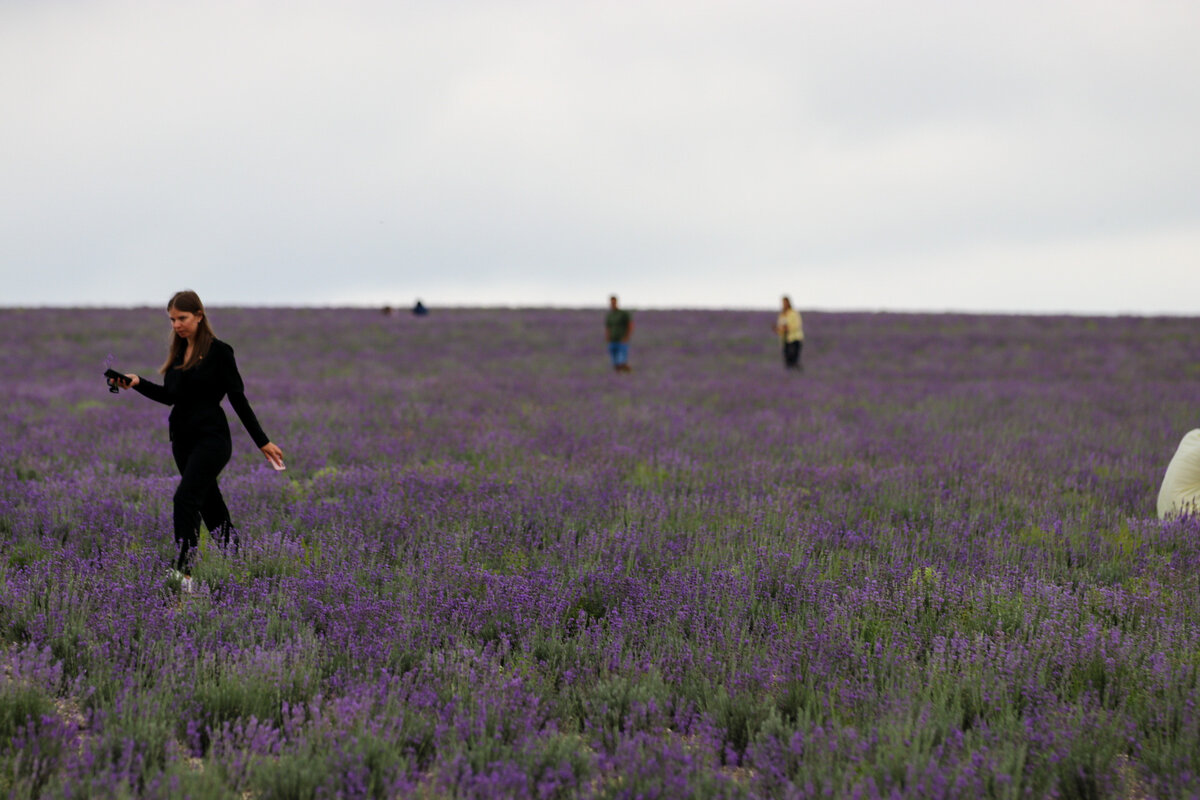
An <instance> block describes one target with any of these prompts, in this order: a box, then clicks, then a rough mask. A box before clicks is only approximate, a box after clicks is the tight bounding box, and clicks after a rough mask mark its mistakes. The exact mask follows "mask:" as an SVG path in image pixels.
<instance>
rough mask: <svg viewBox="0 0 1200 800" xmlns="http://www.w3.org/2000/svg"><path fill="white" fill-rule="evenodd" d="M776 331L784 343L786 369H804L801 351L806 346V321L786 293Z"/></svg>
mask: <svg viewBox="0 0 1200 800" xmlns="http://www.w3.org/2000/svg"><path fill="white" fill-rule="evenodd" d="M774 330H775V333H776V334H777V335H778V336H779V341H780V342H782V343H783V366H784V368H785V369H794V370H797V371H799V372H803V371H804V365H803V364H801V363H800V351H801V350H802V349H803V348H804V323H803V322H801V321H800V312H799V311H797V310H796V309H794V308H792V301H791V299H790V298H788V297H787V296H786V295H784V298H783V309H782V310H781V311H780V312H779V316H778V317H776V318H775V328H774Z"/></svg>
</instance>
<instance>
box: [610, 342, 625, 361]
mask: <svg viewBox="0 0 1200 800" xmlns="http://www.w3.org/2000/svg"><path fill="white" fill-rule="evenodd" d="M608 357H609V358H611V359H612V365H613V366H614V367H619V366H621V365H623V364H624V363H625V362H626V361H628V360H629V343H628V342H609V343H608Z"/></svg>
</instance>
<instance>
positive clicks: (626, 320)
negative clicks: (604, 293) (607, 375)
mask: <svg viewBox="0 0 1200 800" xmlns="http://www.w3.org/2000/svg"><path fill="white" fill-rule="evenodd" d="M631 336H633V316H632V315H631V314H630V313H629V312H628V311H625V310H624V309H622V308H618V307H617V296H616V295H615V294H614V295H612V296H611V297H609V298H608V314H606V315H605V316H604V341H606V342H607V343H608V357H609V358H610V359H612V365H613V369H614V370H615V371H617V372H632V371H633V368H632V367H630V366H629V337H631Z"/></svg>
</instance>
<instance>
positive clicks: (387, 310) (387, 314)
mask: <svg viewBox="0 0 1200 800" xmlns="http://www.w3.org/2000/svg"><path fill="white" fill-rule="evenodd" d="M383 315H384V316H385V317H390V316H391V315H392V307H391V306H384V307H383Z"/></svg>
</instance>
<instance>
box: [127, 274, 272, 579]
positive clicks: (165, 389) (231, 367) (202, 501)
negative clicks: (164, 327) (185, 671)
mask: <svg viewBox="0 0 1200 800" xmlns="http://www.w3.org/2000/svg"><path fill="white" fill-rule="evenodd" d="M167 316H168V317H170V319H171V328H172V333H171V344H170V349H169V351H168V354H167V360H166V361H165V362H164V363H163V365H162V366H161V367H160V368H159V370H158V371H159V372H160V373H161V374H162V375H163V382H162V385H161V386H160V385H159V384H157V383H151V382H150V381H147V380H143V379H142V378H140V377H139V376H137V375H135V374H132V373H131V374H127V375H126V376H125V377H126V378H127V380H124V381H118V382H117V383H118V385H120V386H121V388H123V389H130V388H132V389H136V390H137V391H138V392H139V393H141V394H143V395H145V396H146V397H149V398H150V399H151V400H157V401H158V402H160V403H165V404H166V405H169V406H171V407H172V408H171V416H170V422H169V427H170V433H171V453H172V455H174V456H175V463H176V464H177V465H178V467H179V474H180V475H181V476H182V478H181V479H180V481H179V487H178V488H177V489H176V490H175V513H174V517H175V541H176V542H177V543H178V545H179V558H178V559H177V560H176V562H175V569H176V570H178V571H179V572H180V573H182V574H183V575H184V576H185V577H184V579H183V585H184V589H185V591H186V590H189V589H190V588H191V579H190V577H186V576H190V569H189V564H188V556H189V555H190V552H191V550H192V549H193V548H194V547H196V544H197V542H198V541H199V537H200V520H201V518H203V520H204V524H205V525H206V526H208V530H209V531H210V532H211V533H212V535H213V538H214V539H215V540H217V541H218V542H220V543H221V544H222V545H223V546H227V545H228V544H229V543H230V538H231V536H232V539H233V543H234V546H235V547H236V545H237V533H236V531H234V529H233V522H232V521H231V520H230V519H229V509H228V508H226V506H225V501H224V499H223V498H222V497H221V490H220V489H219V488H218V487H217V476H218V475H220V474H221V470H222V469H223V468H224V467H225V464H227V463H228V462H229V457H230V455H231V453H232V450H233V442H232V440H231V438H230V435H229V422H228V421H227V420H226V419H225V412H224V411H222V410H221V398H222V397H225V396H228V397H229V404H230V405H231V406H233V410H234V411H236V412H237V415H238V418H239V419H240V420H241V421H242V425H244V426H245V428H246V431H247V432H248V433H249V434H250V438H251V439H253V440H254V444H256V445H258V448H259V449H260V450H262V452H263V455H264V456H266V458H267V461H269V462H271V465H272V466H273V467H275V469H283V451H281V450H280V449H279V447H277V446H276V445H274V444H272V443H271V440H270V439H269V438H268V437H267V434H265V433H263V429H262V427H261V426H260V425H259V424H258V419H257V418H256V417H255V416H254V410H253V409H251V408H250V403H249V401H248V400H246V394H245V388H244V386H243V385H242V377H241V375H239V374H238V369H237V363H236V362H235V361H234V358H233V348H232V347H230V346H229V345H227V344H226V343H225V342H222V341H221V340H219V339H217V338H216V337H215V336H214V335H213V331H212V327H211V326H210V325H209V324H208V316H207V315H206V314H205V313H204V304H203V303H201V302H200V297H199V295H197V294H196V293H195V292H193V291H183V292H177V293H176V294H175V296H174V297H172V298H171V301H170V302H169V303H167Z"/></svg>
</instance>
